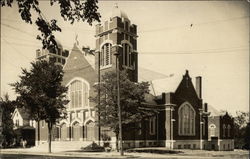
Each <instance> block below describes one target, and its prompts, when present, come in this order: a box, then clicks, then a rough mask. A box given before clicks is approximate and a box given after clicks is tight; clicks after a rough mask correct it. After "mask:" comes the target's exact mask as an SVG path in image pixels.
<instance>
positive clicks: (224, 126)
mask: <svg viewBox="0 0 250 159" xmlns="http://www.w3.org/2000/svg"><path fill="white" fill-rule="evenodd" d="M222 133H223V137H226V125H225V124H223V130H222Z"/></svg>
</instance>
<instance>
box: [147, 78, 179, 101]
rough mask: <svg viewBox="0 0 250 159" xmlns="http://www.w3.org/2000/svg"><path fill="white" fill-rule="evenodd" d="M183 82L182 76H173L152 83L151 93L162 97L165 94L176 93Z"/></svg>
mask: <svg viewBox="0 0 250 159" xmlns="http://www.w3.org/2000/svg"><path fill="white" fill-rule="evenodd" d="M181 80H182V76H178V75H174V74H173V75H171V76H169V77H166V78H163V79H157V80H153V81H150V87H149V89H150V92H151V93H152V94H154V95H155V96H158V95H161V94H162V93H163V92H175V90H176V89H177V87H178V85H179V84H180V82H181Z"/></svg>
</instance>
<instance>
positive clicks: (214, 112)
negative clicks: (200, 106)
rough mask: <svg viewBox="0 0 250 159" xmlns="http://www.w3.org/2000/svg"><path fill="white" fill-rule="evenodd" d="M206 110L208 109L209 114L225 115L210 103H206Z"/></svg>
mask: <svg viewBox="0 0 250 159" xmlns="http://www.w3.org/2000/svg"><path fill="white" fill-rule="evenodd" d="M207 110H208V112H210V116H223V115H225V113H223V112H220V111H219V110H217V109H216V108H215V107H213V106H212V105H208V108H207Z"/></svg>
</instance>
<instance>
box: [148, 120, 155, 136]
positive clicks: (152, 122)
mask: <svg viewBox="0 0 250 159" xmlns="http://www.w3.org/2000/svg"><path fill="white" fill-rule="evenodd" d="M155 124H156V118H155V117H151V118H150V119H149V134H150V135H154V134H155Z"/></svg>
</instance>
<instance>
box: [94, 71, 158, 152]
mask: <svg viewBox="0 0 250 159" xmlns="http://www.w3.org/2000/svg"><path fill="white" fill-rule="evenodd" d="M148 87H149V84H148V83H147V82H141V83H134V82H131V81H130V80H129V79H128V74H127V73H126V70H124V71H121V72H120V105H121V112H122V127H125V126H126V125H129V124H131V123H135V122H139V121H141V120H142V119H143V118H145V117H148V116H151V115H153V112H152V111H147V110H146V109H141V107H142V105H143V103H144V102H145V94H147V93H149V89H148ZM94 88H95V91H96V92H98V89H99V88H100V105H98V94H97V95H96V96H95V97H92V98H90V100H91V101H93V102H95V103H96V104H97V105H96V111H97V112H98V114H99V115H100V122H99V124H100V125H101V126H105V127H109V128H110V129H111V130H112V131H113V132H114V133H115V135H116V139H117V140H116V145H118V135H119V120H118V106H117V83H116V73H115V72H107V73H105V74H104V75H103V76H102V82H101V83H100V86H98V85H95V86H94ZM117 147H118V146H117Z"/></svg>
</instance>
